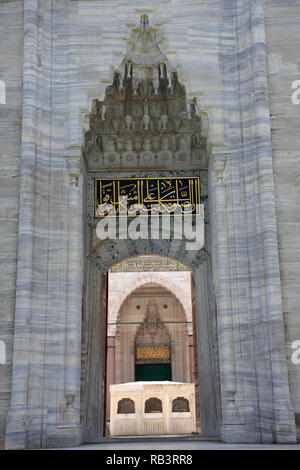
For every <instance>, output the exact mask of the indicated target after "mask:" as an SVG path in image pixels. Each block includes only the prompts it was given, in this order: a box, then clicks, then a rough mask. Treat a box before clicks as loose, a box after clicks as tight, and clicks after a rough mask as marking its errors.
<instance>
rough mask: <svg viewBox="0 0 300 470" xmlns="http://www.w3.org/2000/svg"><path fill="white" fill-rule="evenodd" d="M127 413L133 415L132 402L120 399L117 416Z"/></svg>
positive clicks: (133, 406) (133, 407) (127, 399)
mask: <svg viewBox="0 0 300 470" xmlns="http://www.w3.org/2000/svg"><path fill="white" fill-rule="evenodd" d="M129 413H135V405H134V401H133V400H131V399H130V398H122V400H120V401H119V402H118V414H119V415H121V414H129Z"/></svg>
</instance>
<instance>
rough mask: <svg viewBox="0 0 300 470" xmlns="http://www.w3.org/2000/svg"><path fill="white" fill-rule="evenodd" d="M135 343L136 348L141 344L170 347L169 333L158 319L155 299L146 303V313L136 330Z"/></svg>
mask: <svg viewBox="0 0 300 470" xmlns="http://www.w3.org/2000/svg"><path fill="white" fill-rule="evenodd" d="M135 343H136V347H137V348H138V347H142V346H167V347H168V348H170V344H171V339H170V335H169V332H168V330H167V328H166V327H165V325H164V324H163V323H162V321H161V319H160V315H159V313H158V308H157V304H156V302H155V300H151V301H150V302H149V303H148V305H147V314H146V317H145V319H144V322H143V323H142V324H141V326H140V327H139V329H138V331H137V334H136V339H135Z"/></svg>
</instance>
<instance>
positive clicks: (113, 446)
mask: <svg viewBox="0 0 300 470" xmlns="http://www.w3.org/2000/svg"><path fill="white" fill-rule="evenodd" d="M52 450H56V449H52ZM63 450H113V451H123V450H159V451H180V450H184V451H185V450H300V444H296V445H277V444H275V445H266V444H224V443H221V442H178V441H177V442H121V443H105V444H87V445H82V446H79V447H68V448H64V449H63Z"/></svg>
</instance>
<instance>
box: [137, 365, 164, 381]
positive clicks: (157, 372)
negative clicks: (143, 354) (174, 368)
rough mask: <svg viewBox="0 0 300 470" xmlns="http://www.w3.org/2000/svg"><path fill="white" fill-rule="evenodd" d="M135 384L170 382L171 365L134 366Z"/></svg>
mask: <svg viewBox="0 0 300 470" xmlns="http://www.w3.org/2000/svg"><path fill="white" fill-rule="evenodd" d="M135 380H136V381H137V382H141V381H143V382H153V381H162V380H169V381H170V380H171V364H140V365H136V366H135Z"/></svg>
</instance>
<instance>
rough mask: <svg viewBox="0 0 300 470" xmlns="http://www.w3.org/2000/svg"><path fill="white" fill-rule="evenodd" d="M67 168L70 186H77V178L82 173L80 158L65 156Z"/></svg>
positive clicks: (79, 156)
mask: <svg viewBox="0 0 300 470" xmlns="http://www.w3.org/2000/svg"><path fill="white" fill-rule="evenodd" d="M65 159H66V163H67V168H68V170H69V177H70V185H71V186H78V181H79V177H80V175H81V172H82V156H81V155H74V156H70V155H67V156H65Z"/></svg>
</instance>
